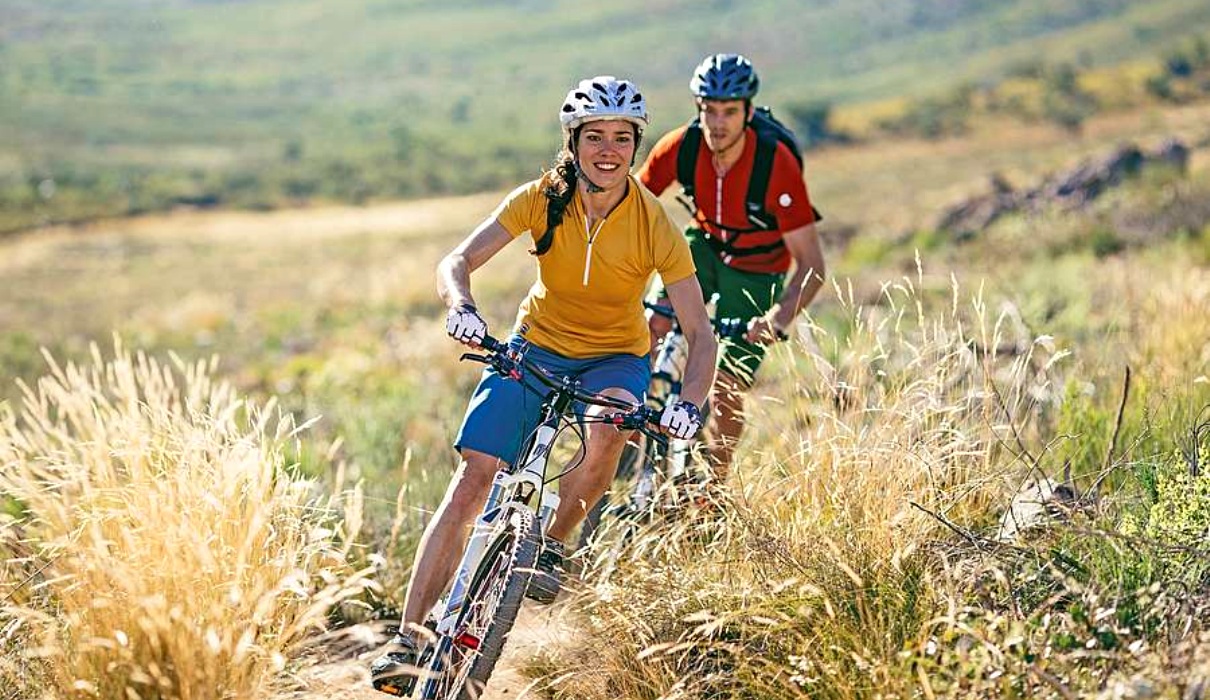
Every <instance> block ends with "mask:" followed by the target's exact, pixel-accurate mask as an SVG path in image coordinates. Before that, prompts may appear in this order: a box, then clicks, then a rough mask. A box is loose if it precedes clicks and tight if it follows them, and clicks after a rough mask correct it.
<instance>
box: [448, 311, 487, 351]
mask: <svg viewBox="0 0 1210 700" xmlns="http://www.w3.org/2000/svg"><path fill="white" fill-rule="evenodd" d="M445 332H446V333H449V336H450V337H451V338H453V339H454V340H457V341H458V342H459V343H464V344H466V345H478V344H479V343H480V342H482V341H483V339H484V338H485V337H486V336H487V322H486V321H484V320H483V317H482V316H480V315H479V312H478V310H476V309H475V307H474V306H471V305H470V304H460V305H458V306H455V307H452V308H451V309H450V310H449V313H448V314H446V315H445Z"/></svg>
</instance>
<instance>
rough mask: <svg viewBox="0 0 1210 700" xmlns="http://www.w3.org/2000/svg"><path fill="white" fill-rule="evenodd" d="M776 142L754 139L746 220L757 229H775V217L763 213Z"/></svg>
mask: <svg viewBox="0 0 1210 700" xmlns="http://www.w3.org/2000/svg"><path fill="white" fill-rule="evenodd" d="M777 144H778V140H777V139H776V138H771V137H769V136H766V135H764V134H758V135H757V139H756V157H755V159H754V160H753V162H752V177H751V178H749V179H748V194H747V197H746V199H745V202H746V206H747V207H748V220H749V221H751V222H752V223H753V224H755V225H756V226H757V227H758V228H762V229H765V230H773V229H776V228H777V217H775V216H773V215H772V214H770V213H769V212H767V211H765V195H766V194H767V193H768V191H769V178H770V176H771V175H772V173H773V156H775V155H776V154H777Z"/></svg>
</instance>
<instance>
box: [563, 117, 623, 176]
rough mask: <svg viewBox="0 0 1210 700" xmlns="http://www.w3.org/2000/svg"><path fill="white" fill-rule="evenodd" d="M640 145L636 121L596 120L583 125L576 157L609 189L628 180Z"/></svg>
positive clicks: (587, 170)
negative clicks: (636, 133) (636, 137)
mask: <svg viewBox="0 0 1210 700" xmlns="http://www.w3.org/2000/svg"><path fill="white" fill-rule="evenodd" d="M636 146H637V143H636V139H635V126H634V124H631V123H630V122H628V121H624V120H621V119H609V120H600V121H593V122H588V123H586V124H584V126H582V127H581V128H580V135H579V138H578V139H577V141H576V157H577V158H578V159H579V161H580V169H581V170H582V171H583V172H584V174H585V175H586V176H587V177H588V179H589V180H591V181H592V182H593V184H595V185H597V186H598V187H600V188H602V189H606V190H608V189H612V188H614V187H617V186H618V185H621V184H622V183H624V182H625V181H626V176H627V175H628V174H629V173H630V165H631V163H632V162H634V151H635V148H636Z"/></svg>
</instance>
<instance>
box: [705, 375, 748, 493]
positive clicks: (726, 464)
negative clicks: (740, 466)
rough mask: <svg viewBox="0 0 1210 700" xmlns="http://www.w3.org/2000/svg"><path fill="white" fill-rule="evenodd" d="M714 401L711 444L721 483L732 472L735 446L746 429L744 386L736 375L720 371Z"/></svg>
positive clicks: (714, 465) (715, 468) (711, 458)
mask: <svg viewBox="0 0 1210 700" xmlns="http://www.w3.org/2000/svg"><path fill="white" fill-rule="evenodd" d="M711 404H712V405H713V407H714V409H713V413H714V416H713V418H714V436H713V440H712V442H711V444H710V463H711V464H710V466H711V468H712V470H713V472H714V480H715V481H716V482H718V483H720V484H721V483H724V482H726V481H727V476H728V475H729V474H730V473H731V459H732V457H733V456H734V455H735V446H736V444H738V443H739V439H740V436H741V435H743V433H744V389H743V388H742V386H741V385H740V383H739V381H738V380H737V379H736V378H735V377H734V376H733V375H731V374H729V373H727V372H724V371H722V370H720V371H719V373H718V379H716V380H715V382H714V393H713V395H712V396H711Z"/></svg>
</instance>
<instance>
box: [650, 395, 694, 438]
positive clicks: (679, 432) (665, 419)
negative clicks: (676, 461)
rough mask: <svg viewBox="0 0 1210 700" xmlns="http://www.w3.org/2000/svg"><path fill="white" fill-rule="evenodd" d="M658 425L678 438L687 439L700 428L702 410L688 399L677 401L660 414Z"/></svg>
mask: <svg viewBox="0 0 1210 700" xmlns="http://www.w3.org/2000/svg"><path fill="white" fill-rule="evenodd" d="M660 427H661V428H663V429H664V430H665V431H667V433H668V434H669V435H671V436H672V437H674V438H677V439H679V440H688V439H689V438H691V437H693V436H694V435H697V431H699V430H701V429H702V412H701V411H700V410H698V407H697V406H695V405H693V404H692V403H690V402H689V401H677V402H676V403H674V404H672V405H670V406H666V407H665V408H664V412H663V413H661V414H660Z"/></svg>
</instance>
